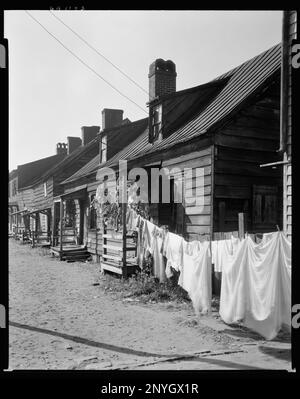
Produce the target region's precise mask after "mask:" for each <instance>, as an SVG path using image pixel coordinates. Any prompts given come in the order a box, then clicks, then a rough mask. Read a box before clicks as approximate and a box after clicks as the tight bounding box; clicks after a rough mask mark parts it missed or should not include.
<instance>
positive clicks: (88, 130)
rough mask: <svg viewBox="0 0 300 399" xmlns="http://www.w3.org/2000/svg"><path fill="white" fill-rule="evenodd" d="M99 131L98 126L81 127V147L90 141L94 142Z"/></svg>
mask: <svg viewBox="0 0 300 399" xmlns="http://www.w3.org/2000/svg"><path fill="white" fill-rule="evenodd" d="M99 131H100V126H82V128H81V137H82V145H87V144H88V143H89V142H90V141H92V140H94V138H95V137H96V136H97V134H98V133H99Z"/></svg>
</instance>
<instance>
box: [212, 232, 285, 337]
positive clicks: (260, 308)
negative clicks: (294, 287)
mask: <svg viewBox="0 0 300 399" xmlns="http://www.w3.org/2000/svg"><path fill="white" fill-rule="evenodd" d="M220 316H221V317H222V319H223V320H224V321H225V323H228V324H230V323H235V322H237V321H242V320H243V323H244V325H245V326H246V327H248V328H250V329H252V330H254V331H256V332H257V333H259V334H261V335H262V336H263V337H264V338H265V339H273V338H274V337H275V336H276V335H277V334H278V332H279V330H280V329H281V328H282V327H283V326H284V325H285V326H287V327H288V328H290V323H291V320H290V319H291V243H290V242H289V240H288V239H287V238H286V237H285V235H284V234H283V233H282V232H276V233H273V234H272V236H268V239H267V240H263V241H262V242H261V243H259V244H255V243H254V242H253V240H252V239H251V238H250V237H246V238H245V239H244V240H243V241H242V242H241V245H240V246H239V248H238V251H237V253H236V254H235V256H233V257H232V258H231V260H230V262H228V263H227V264H225V265H223V270H222V285H221V297H220Z"/></svg>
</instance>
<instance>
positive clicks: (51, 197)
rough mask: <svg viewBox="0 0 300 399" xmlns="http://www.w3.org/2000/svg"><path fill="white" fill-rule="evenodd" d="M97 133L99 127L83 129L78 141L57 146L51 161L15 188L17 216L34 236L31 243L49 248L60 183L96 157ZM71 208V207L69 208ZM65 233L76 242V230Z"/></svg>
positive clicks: (68, 211)
mask: <svg viewBox="0 0 300 399" xmlns="http://www.w3.org/2000/svg"><path fill="white" fill-rule="evenodd" d="M99 129H100V128H99V126H84V127H82V138H80V137H71V136H69V137H67V139H68V143H58V144H57V148H56V151H57V154H56V155H55V156H53V157H50V158H51V159H52V160H54V161H53V162H52V163H51V164H49V165H47V167H45V168H43V169H40V170H39V166H38V165H36V166H35V167H34V169H35V170H39V173H36V174H35V175H34V176H32V174H30V173H29V174H28V178H27V177H26V179H25V183H23V185H22V186H21V187H20V186H19V189H18V202H19V212H20V213H22V215H23V223H24V225H25V226H24V227H25V230H28V231H29V232H30V233H34V234H31V240H33V241H34V239H36V240H37V241H39V240H40V241H41V243H47V244H48V245H50V243H51V242H52V241H54V240H56V239H57V237H58V235H59V234H58V233H57V227H58V219H59V217H60V214H59V204H57V200H55V197H57V196H59V195H60V194H61V193H62V187H61V185H60V183H61V181H63V180H64V179H66V178H67V177H69V176H70V175H72V174H73V173H75V172H76V171H77V170H78V169H80V168H81V167H82V166H83V165H85V164H86V163H87V162H89V161H90V160H91V159H92V158H93V157H94V156H95V155H96V154H97V153H98V139H99V137H98V133H99ZM37 162H38V163H39V162H40V161H37ZM32 164H34V163H32ZM25 166H26V168H25V169H26V170H28V171H29V170H31V169H32V168H31V166H32V165H31V164H26V165H25ZM72 206H73V205H72V204H71V208H72ZM77 206H78V204H77ZM69 214H72V209H69V208H68V207H66V209H65V215H63V217H64V218H68V217H69V216H68V215H69ZM69 233H70V237H69V238H70V240H71V241H76V240H77V239H78V237H77V231H76V229H73V228H72V227H71V228H70V232H69ZM33 243H34V242H33Z"/></svg>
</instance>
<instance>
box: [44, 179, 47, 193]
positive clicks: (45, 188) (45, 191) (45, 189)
mask: <svg viewBox="0 0 300 399" xmlns="http://www.w3.org/2000/svg"><path fill="white" fill-rule="evenodd" d="M44 197H47V182H45V183H44Z"/></svg>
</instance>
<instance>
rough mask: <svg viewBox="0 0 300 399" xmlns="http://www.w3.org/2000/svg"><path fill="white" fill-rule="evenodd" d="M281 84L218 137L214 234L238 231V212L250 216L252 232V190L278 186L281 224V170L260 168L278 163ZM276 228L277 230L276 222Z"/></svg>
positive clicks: (215, 157) (263, 95) (217, 135)
mask: <svg viewBox="0 0 300 399" xmlns="http://www.w3.org/2000/svg"><path fill="white" fill-rule="evenodd" d="M279 105H280V82H279V77H278V76H276V77H275V78H274V80H273V82H272V84H271V85H270V86H269V87H268V88H267V89H266V90H265V92H264V93H263V94H261V95H260V96H259V97H257V98H256V100H254V102H253V103H252V104H251V105H250V104H249V105H248V106H247V107H245V108H244V109H243V110H241V111H240V112H239V113H238V114H237V115H236V116H235V118H234V120H232V121H231V122H229V123H228V124H227V125H226V126H223V128H221V129H220V130H219V131H218V132H216V135H215V152H214V206H213V214H214V217H213V231H234V230H237V229H238V213H239V212H246V213H247V220H246V222H247V227H248V229H251V226H252V225H254V224H253V220H252V217H253V215H252V213H253V211H252V207H253V192H254V191H253V187H254V186H260V187H264V186H276V187H278V199H279V201H278V208H277V224H278V225H280V224H281V223H280V215H281V212H282V204H281V200H280V195H281V190H282V182H281V173H282V169H281V168H280V167H279V168H276V169H273V168H270V167H266V168H260V165H262V164H265V163H271V162H276V161H278V160H279V158H278V154H277V152H276V151H277V150H278V148H279V139H280V135H279V132H280V119H279ZM272 227H273V228H276V223H275V224H274V226H272ZM261 228H262V227H261Z"/></svg>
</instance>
